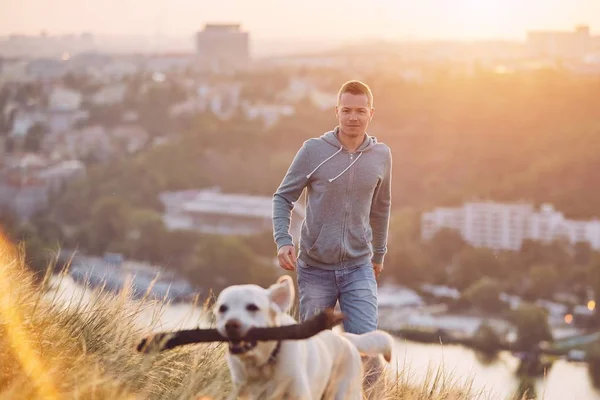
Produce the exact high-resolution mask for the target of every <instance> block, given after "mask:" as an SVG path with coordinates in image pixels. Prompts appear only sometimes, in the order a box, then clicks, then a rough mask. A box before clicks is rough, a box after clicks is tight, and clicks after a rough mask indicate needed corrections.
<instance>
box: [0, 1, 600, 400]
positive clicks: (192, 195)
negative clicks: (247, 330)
mask: <svg viewBox="0 0 600 400" xmlns="http://www.w3.org/2000/svg"><path fill="white" fill-rule="evenodd" d="M0 11H1V12H0V226H1V227H2V228H3V229H4V230H5V231H6V232H7V235H8V236H9V237H10V238H11V240H12V241H14V242H15V243H17V242H20V243H22V244H23V245H24V248H25V250H26V255H27V261H28V265H29V267H30V268H32V269H33V270H35V271H38V272H39V273H40V274H43V273H44V271H45V270H46V267H47V266H48V264H49V263H52V262H53V260H55V261H56V260H58V261H59V265H60V263H61V262H65V261H66V260H69V259H70V258H71V257H72V256H73V255H75V258H74V259H73V260H72V263H71V264H72V265H71V268H70V270H69V277H70V279H72V281H73V283H74V285H77V284H78V282H79V283H80V282H83V281H84V280H89V282H90V283H91V284H92V285H102V284H105V285H107V287H108V288H110V289H114V290H116V291H118V290H119V289H120V288H121V287H122V285H123V283H124V281H125V279H126V277H127V276H131V274H133V275H134V276H135V278H134V282H133V283H134V288H135V290H134V295H141V294H142V293H144V292H145V290H146V289H147V288H148V285H149V284H150V282H151V281H152V280H153V279H154V278H156V276H157V274H160V275H159V276H160V278H159V280H158V282H157V283H156V285H155V286H154V287H153V288H152V291H153V293H154V294H155V295H156V296H159V297H160V296H165V295H166V296H168V297H169V298H170V299H171V300H173V302H174V303H178V304H180V305H181V306H182V307H191V306H189V301H190V299H192V298H193V297H194V296H195V295H198V294H199V295H200V296H204V297H205V296H208V295H209V293H210V291H211V290H212V291H214V292H216V293H218V291H219V290H221V289H222V288H224V287H226V286H228V285H231V284H238V283H249V282H253V283H259V284H261V285H267V284H270V283H271V282H272V281H273V280H274V279H275V278H276V277H277V276H278V275H280V274H281V273H283V271H281V270H280V269H279V268H278V266H277V263H276V262H275V251H276V248H275V244H274V243H273V239H272V230H271V198H272V194H273V192H274V191H275V190H276V188H277V186H278V185H279V183H280V181H281V179H282V178H283V175H284V174H285V172H286V170H287V167H288V166H289V163H290V162H291V160H292V158H293V156H294V154H295V153H296V151H297V150H298V148H299V147H300V146H301V144H302V143H303V141H304V140H306V139H308V138H310V137H314V136H319V135H321V134H322V133H323V132H325V131H327V130H330V129H332V128H333V127H334V126H335V124H336V119H335V115H334V106H335V103H336V95H337V90H338V89H339V87H340V86H341V84H342V83H344V82H345V81H346V80H349V79H360V80H362V81H364V82H365V83H367V84H368V85H370V86H371V89H372V90H373V93H374V106H375V109H376V113H375V117H374V119H373V122H372V124H371V126H370V131H369V133H370V134H372V135H374V136H376V137H377V138H378V140H379V141H383V142H385V143H386V144H388V145H389V146H390V147H391V149H392V154H393V159H394V167H393V183H392V185H393V205H392V220H391V225H390V236H389V246H388V247H389V253H388V255H387V257H386V259H385V271H384V273H383V275H382V277H381V282H380V287H379V291H380V292H379V294H380V317H381V328H383V329H386V330H389V331H390V332H393V333H395V334H397V335H398V346H397V350H398V352H397V354H398V360H397V365H398V368H399V369H403V370H405V371H409V373H410V374H414V378H411V379H414V381H415V382H419V380H420V379H423V378H424V376H425V375H426V374H427V373H428V372H430V371H431V366H433V367H434V368H438V367H440V368H441V369H442V370H443V371H444V372H445V373H446V374H450V375H452V376H454V378H456V380H457V381H460V382H463V381H468V380H472V381H473V387H474V388H475V389H477V390H480V391H482V392H483V393H484V394H485V395H487V396H490V397H489V398H502V399H504V398H508V396H512V395H514V394H515V393H517V394H518V393H523V392H524V391H529V393H530V394H531V393H534V394H536V393H537V395H539V396H542V395H543V396H544V398H545V399H564V398H567V397H569V398H573V399H600V391H599V389H598V388H600V314H598V313H597V310H596V304H597V302H598V301H600V299H599V297H600V220H599V219H598V218H599V217H600V190H599V189H600V179H599V178H598V171H600V2H598V1H597V0H573V1H564V0H561V1H559V0H546V1H541V0H528V1H527V2H523V1H516V0H504V1H501V0H452V1H442V0H422V1H420V2H409V1H400V0H398V1H391V0H372V1H371V2H367V1H364V0H363V1H355V0H346V1H338V0H327V1H315V0H305V1H304V2H300V3H299V2H286V1H276V0H254V1H252V2H250V1H241V0H239V1H234V0H222V1H220V2H206V1H195V2H194V1H191V0H173V1H169V2H167V1H166V0H147V1H144V2H141V1H134V0H125V1H115V0H104V1H102V2H101V1H92V0H88V1H76V0H61V1H59V2H58V3H57V2H50V1H47V0H20V1H18V2H17V1H16V0H2V2H1V3H0ZM303 217H304V205H303V201H302V200H301V201H299V202H298V203H297V205H296V208H295V209H294V215H293V224H292V232H293V234H294V237H295V238H296V239H297V237H298V232H299V229H300V224H301V223H302V219H303ZM440 342H442V343H443V345H441V344H440ZM486 398H488V397H486Z"/></svg>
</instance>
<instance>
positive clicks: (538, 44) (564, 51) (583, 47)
mask: <svg viewBox="0 0 600 400" xmlns="http://www.w3.org/2000/svg"><path fill="white" fill-rule="evenodd" d="M597 40H598V38H597V37H594V36H592V35H591V34H590V28H589V27H588V26H585V25H580V26H577V27H576V28H575V30H574V31H571V32H569V31H531V32H528V33H527V46H528V48H529V51H530V53H531V55H533V56H536V57H557V58H579V57H583V56H585V55H586V54H588V53H589V52H591V51H592V50H593V49H594V47H595V42H596V41H597Z"/></svg>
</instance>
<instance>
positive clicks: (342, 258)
mask: <svg viewBox="0 0 600 400" xmlns="http://www.w3.org/2000/svg"><path fill="white" fill-rule="evenodd" d="M349 157H350V162H352V161H353V158H354V153H349ZM349 174H350V175H349V177H348V185H347V186H346V195H345V196H344V218H343V219H342V246H341V255H340V262H343V261H345V260H346V253H347V252H346V247H345V243H346V223H347V219H348V215H350V188H351V187H352V182H353V181H354V168H351V169H350V171H349Z"/></svg>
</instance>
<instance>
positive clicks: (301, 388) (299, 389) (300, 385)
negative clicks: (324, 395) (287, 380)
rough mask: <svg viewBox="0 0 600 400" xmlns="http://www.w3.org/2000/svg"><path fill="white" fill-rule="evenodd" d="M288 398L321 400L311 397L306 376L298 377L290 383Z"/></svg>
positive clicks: (293, 399) (294, 399) (292, 399)
mask: <svg viewBox="0 0 600 400" xmlns="http://www.w3.org/2000/svg"><path fill="white" fill-rule="evenodd" d="M289 399H290V400H321V399H313V398H312V393H311V391H310V386H309V384H308V379H307V378H306V376H302V377H298V378H297V379H295V380H294V382H293V383H292V387H291V390H290V395H289Z"/></svg>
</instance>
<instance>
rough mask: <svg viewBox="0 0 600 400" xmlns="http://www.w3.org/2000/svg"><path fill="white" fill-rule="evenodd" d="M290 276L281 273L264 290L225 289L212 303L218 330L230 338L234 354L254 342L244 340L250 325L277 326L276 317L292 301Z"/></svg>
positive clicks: (286, 310)
mask: <svg viewBox="0 0 600 400" xmlns="http://www.w3.org/2000/svg"><path fill="white" fill-rule="evenodd" d="M294 296H295V290H294V283H293V282H292V278H290V277H289V276H287V275H284V276H281V277H280V278H279V279H278V280H277V282H276V283H274V284H273V285H271V286H270V287H269V288H267V289H265V288H262V287H260V286H258V285H235V286H229V287H228V288H226V289H224V290H223V291H222V292H221V293H220V294H219V297H218V298H217V301H216V303H215V306H214V314H215V316H216V322H217V330H218V331H219V333H220V334H221V335H222V336H224V337H227V338H229V339H231V343H232V344H231V343H230V350H231V352H232V353H234V354H241V353H245V352H247V351H248V350H251V349H252V348H254V347H255V346H256V343H255V342H254V343H247V342H243V337H244V336H245V335H246V333H247V332H248V330H250V329H251V328H265V327H272V326H278V325H279V324H280V322H279V316H280V315H281V314H284V313H287V312H288V311H289V310H290V308H291V307H292V304H293V302H294Z"/></svg>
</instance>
